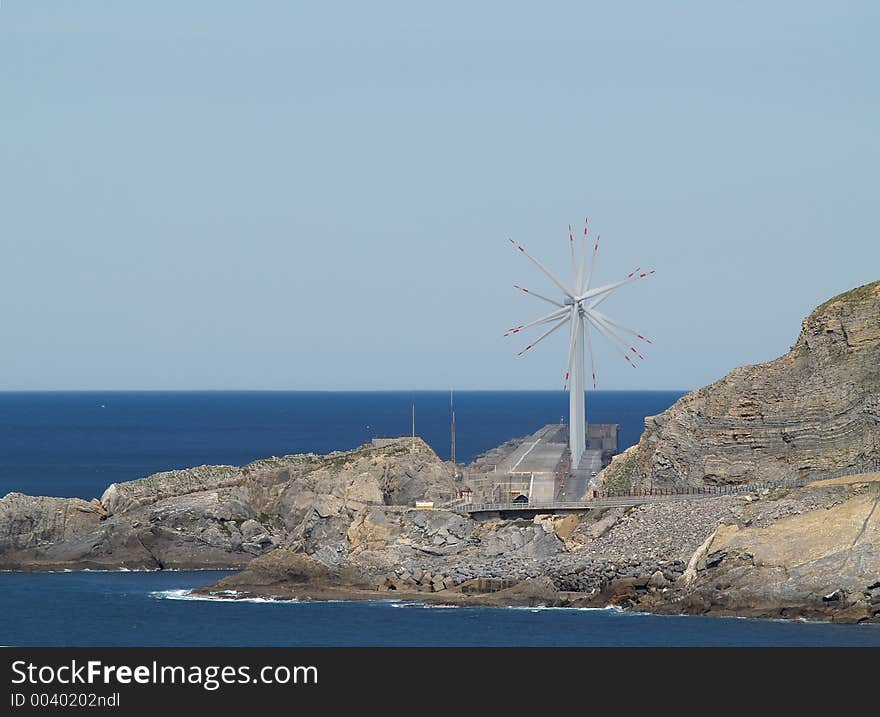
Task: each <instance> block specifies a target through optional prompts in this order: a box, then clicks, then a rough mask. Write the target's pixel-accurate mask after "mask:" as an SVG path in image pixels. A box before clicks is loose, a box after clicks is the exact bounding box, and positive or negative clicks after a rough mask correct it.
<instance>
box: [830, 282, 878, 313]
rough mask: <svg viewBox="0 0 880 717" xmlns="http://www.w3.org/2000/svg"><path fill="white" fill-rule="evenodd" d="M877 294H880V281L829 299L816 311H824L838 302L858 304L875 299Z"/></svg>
mask: <svg viewBox="0 0 880 717" xmlns="http://www.w3.org/2000/svg"><path fill="white" fill-rule="evenodd" d="M876 293H880V281H872V282H871V283H870V284H864V285H863V286H857V287H856V288H855V289H850V290H849V291H844V292H843V293H842V294H838V295H837V296H835V297H832V298H830V299H828V301H826V302H825V303H824V304H820V305H819V306H818V307H816V311H822V310H823V309H826V308H828V307H829V306H831V304H836V303H837V302H841V303H847V304H857V303H859V302H861V301H867V300H869V299H871V298H873V296H874V295H875V294H876Z"/></svg>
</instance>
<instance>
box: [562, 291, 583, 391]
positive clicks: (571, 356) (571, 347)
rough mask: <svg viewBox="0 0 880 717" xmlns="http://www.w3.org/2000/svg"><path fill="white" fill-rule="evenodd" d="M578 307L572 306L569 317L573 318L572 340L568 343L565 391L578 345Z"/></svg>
mask: <svg viewBox="0 0 880 717" xmlns="http://www.w3.org/2000/svg"><path fill="white" fill-rule="evenodd" d="M576 311H577V309H575V307H572V308H571V316H570V317H569V319H570V320H571V340H570V341H569V343H568V361H567V362H566V364H565V386H563V387H562V390H563V391H564V390H565V388H566V387H567V386H568V377H569V376H571V362H572V361H574V350H575V348H576V345H577V332H576V331H575V329H576V328H577V326H576V324H575V322H576V321H578V320H579V317H578V315H577V313H575V312H576Z"/></svg>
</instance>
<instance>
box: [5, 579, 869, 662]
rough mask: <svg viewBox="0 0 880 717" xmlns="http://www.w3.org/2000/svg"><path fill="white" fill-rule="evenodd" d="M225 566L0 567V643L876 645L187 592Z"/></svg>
mask: <svg viewBox="0 0 880 717" xmlns="http://www.w3.org/2000/svg"><path fill="white" fill-rule="evenodd" d="M223 574H224V573H217V572H196V573H168V572H166V573H49V574H38V575H27V574H10V573H5V574H0V644H6V645H10V644H11V645H29V646H31V645H77V646H116V645H122V646H124V645H205V646H211V645H228V646H248V645H253V646H264V645H276V646H299V645H304V646H316V645H321V646H334V645H369V646H372V645H415V646H418V645H450V646H452V645H454V646H466V645H498V646H503V645H513V646H523V645H530V646H552V645H559V646H563V645H565V646H577V645H583V646H589V645H603V646H607V645H756V646H757V645H792V646H793V645H817V646H818V645H835V646H840V645H880V625H868V626H859V625H828V624H822V623H802V622H782V621H770V620H741V619H735V618H708V617H667V616H657V615H634V614H629V613H622V612H617V611H612V610H558V609H528V608H523V609H519V608H516V609H515V608H438V607H429V606H427V605H418V604H409V605H402V604H395V603H389V602H374V603H363V602H359V603H351V602H337V603H326V602H325V603H320V602H316V603H292V602H276V603H270V602H234V601H218V600H193V599H186V595H185V590H186V589H187V588H192V587H195V586H198V585H204V584H205V583H208V582H212V581H214V580H217V579H218V578H219V577H220V576H221V575H223Z"/></svg>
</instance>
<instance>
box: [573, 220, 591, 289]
mask: <svg viewBox="0 0 880 717" xmlns="http://www.w3.org/2000/svg"><path fill="white" fill-rule="evenodd" d="M588 220H589V217H587V218H586V219H584V238H583V239H582V240H581V261H580V264H579V266H578V271H577V279H576V280H575V284H577V286H576V287H575V288H576V289H577V291H578V293H579V294H580V293H582V292H583V290H584V288H583V284H584V268H585V265H586V263H587V227H588V226H589V221H588Z"/></svg>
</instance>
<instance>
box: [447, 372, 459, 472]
mask: <svg viewBox="0 0 880 717" xmlns="http://www.w3.org/2000/svg"><path fill="white" fill-rule="evenodd" d="M449 412H450V416H451V419H450V420H451V423H450V433H451V436H452V453H451V457H452V470H453V472H455V473H456V475H457V474H458V471H457V469H456V464H455V403H454V402H453V400H452V389H451V388H450V389H449Z"/></svg>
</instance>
